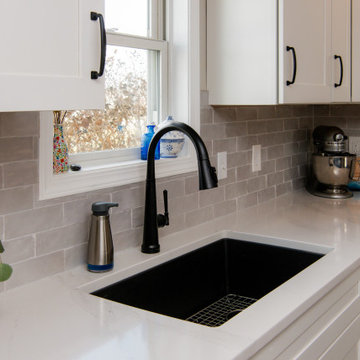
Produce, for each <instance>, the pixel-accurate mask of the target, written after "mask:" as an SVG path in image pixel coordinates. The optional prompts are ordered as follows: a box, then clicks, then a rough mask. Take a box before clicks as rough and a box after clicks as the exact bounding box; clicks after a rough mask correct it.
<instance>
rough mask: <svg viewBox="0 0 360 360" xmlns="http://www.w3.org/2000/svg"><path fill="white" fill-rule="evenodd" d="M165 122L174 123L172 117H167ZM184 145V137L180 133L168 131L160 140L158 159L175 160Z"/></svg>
mask: <svg viewBox="0 0 360 360" xmlns="http://www.w3.org/2000/svg"><path fill="white" fill-rule="evenodd" d="M165 121H166V122H171V121H174V119H173V117H172V116H168V117H167V118H166V120H165ZM184 144H185V136H184V134H183V133H182V132H181V131H176V130H174V131H170V132H168V133H166V134H165V135H164V136H163V137H162V138H161V140H160V157H162V158H176V157H177V156H178V155H179V153H180V152H181V150H182V149H183V147H184Z"/></svg>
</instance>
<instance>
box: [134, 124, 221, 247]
mask: <svg viewBox="0 0 360 360" xmlns="http://www.w3.org/2000/svg"><path fill="white" fill-rule="evenodd" d="M173 130H178V131H181V132H183V133H184V134H185V135H187V136H188V137H189V138H190V140H191V141H192V143H193V144H194V146H195V149H196V154H197V160H198V169H199V189H200V190H205V189H211V188H214V187H217V183H218V180H217V176H216V170H215V168H214V167H212V166H211V164H210V160H209V155H208V152H207V150H206V146H205V144H204V142H203V141H202V139H201V137H200V136H199V134H198V133H197V132H196V131H195V130H194V129H193V128H192V127H190V126H189V125H187V124H184V123H182V122H178V121H172V122H171V123H166V124H165V125H163V126H162V127H160V128H159V130H158V131H157V132H156V134H155V135H154V137H153V138H152V140H151V143H150V145H149V150H148V156H147V174H146V195H145V214H144V234H143V243H142V246H141V251H142V252H144V253H147V254H152V253H157V252H159V251H160V245H159V235H158V227H159V226H161V224H160V225H159V224H158V215H157V209H156V182H155V149H156V145H157V144H158V142H159V141H160V139H161V137H162V136H163V135H164V134H166V133H167V132H169V131H173Z"/></svg>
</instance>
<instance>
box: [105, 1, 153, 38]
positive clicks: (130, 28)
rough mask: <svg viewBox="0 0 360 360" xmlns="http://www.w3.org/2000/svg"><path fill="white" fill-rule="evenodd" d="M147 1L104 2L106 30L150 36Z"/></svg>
mask: <svg viewBox="0 0 360 360" xmlns="http://www.w3.org/2000/svg"><path fill="white" fill-rule="evenodd" d="M148 3H149V0H105V16H106V30H108V31H113V32H119V33H125V34H131V35H137V36H145V37H148V36H150V33H149V20H148V13H149V6H148Z"/></svg>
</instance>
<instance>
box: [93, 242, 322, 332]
mask: <svg viewBox="0 0 360 360" xmlns="http://www.w3.org/2000/svg"><path fill="white" fill-rule="evenodd" d="M322 256H324V254H318V253H312V252H308V251H302V250H295V249H290V248H285V247H280V246H272V245H266V244H260V243H254V242H249V241H242V240H232V239H221V240H218V241H216V242H214V243H211V244H209V245H206V246H204V247H201V248H199V249H197V250H194V251H192V252H189V253H187V254H185V255H182V256H180V257H177V258H175V259H173V260H170V261H168V262H165V263H163V264H160V265H158V266H156V267H153V268H151V269H149V270H146V271H143V272H141V273H139V274H136V275H134V276H132V277H129V278H127V279H124V280H121V281H119V282H117V283H115V284H112V285H110V286H107V287H105V288H103V289H100V290H97V291H95V292H93V293H92V294H93V295H96V296H99V297H102V298H105V299H109V300H113V301H117V302H119V303H123V304H127V305H131V306H134V307H137V308H140V309H144V310H149V311H152V312H155V313H159V314H163V315H168V316H171V317H174V318H178V319H183V320H189V321H193V322H196V323H200V324H203V325H208V326H219V325H222V324H223V323H224V322H225V321H227V320H229V319H230V318H231V317H232V316H234V315H236V314H237V313H239V312H240V311H241V310H243V309H244V308H246V307H247V306H249V305H251V304H252V303H254V302H255V301H256V300H258V299H260V298H261V297H263V296H265V295H266V294H268V293H269V292H270V291H272V290H274V289H275V288H276V287H278V286H279V285H281V284H282V283H284V282H285V281H287V280H289V279H290V278H292V277H293V276H294V275H296V274H298V273H299V272H300V271H302V270H303V269H305V268H306V267H308V266H309V265H311V264H312V263H314V262H315V261H317V260H318V259H320V258H321V257H322Z"/></svg>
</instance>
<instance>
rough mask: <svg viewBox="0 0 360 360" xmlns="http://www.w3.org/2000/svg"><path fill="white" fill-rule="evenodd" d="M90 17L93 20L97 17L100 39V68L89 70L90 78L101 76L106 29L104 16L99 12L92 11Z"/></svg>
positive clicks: (103, 65) (103, 67)
mask: <svg viewBox="0 0 360 360" xmlns="http://www.w3.org/2000/svg"><path fill="white" fill-rule="evenodd" d="M90 19H91V20H93V21H96V20H97V19H99V23H100V40H101V54H100V69H99V71H92V72H91V78H92V79H97V78H99V77H100V76H103V74H104V69H105V58H106V31H105V23H104V17H103V16H102V15H101V14H99V13H96V12H93V11H92V12H91V13H90Z"/></svg>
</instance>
